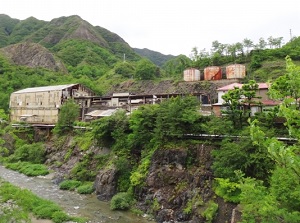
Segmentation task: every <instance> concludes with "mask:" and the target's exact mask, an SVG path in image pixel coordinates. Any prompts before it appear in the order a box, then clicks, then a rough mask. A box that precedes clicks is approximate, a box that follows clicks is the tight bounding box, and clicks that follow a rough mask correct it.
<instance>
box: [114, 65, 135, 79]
mask: <svg viewBox="0 0 300 223" xmlns="http://www.w3.org/2000/svg"><path fill="white" fill-rule="evenodd" d="M114 68H115V72H116V74H120V75H122V76H123V77H127V78H132V77H133V76H134V73H135V68H134V66H133V65H132V64H131V63H129V62H118V63H116V64H115V67H114Z"/></svg>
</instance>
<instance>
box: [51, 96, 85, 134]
mask: <svg viewBox="0 0 300 223" xmlns="http://www.w3.org/2000/svg"><path fill="white" fill-rule="evenodd" d="M78 116H79V105H78V104H76V103H75V102H74V100H70V99H69V100H67V101H66V102H65V103H64V104H63V105H62V106H61V108H60V112H59V115H58V121H57V124H56V125H55V128H54V129H53V131H54V132H55V133H56V134H60V133H63V132H65V131H70V130H71V129H72V127H73V125H74V122H75V121H76V120H77V119H78Z"/></svg>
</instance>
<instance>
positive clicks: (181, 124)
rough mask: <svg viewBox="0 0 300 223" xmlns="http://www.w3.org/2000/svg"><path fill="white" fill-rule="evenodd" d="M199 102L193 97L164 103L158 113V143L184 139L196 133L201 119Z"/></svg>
mask: <svg viewBox="0 0 300 223" xmlns="http://www.w3.org/2000/svg"><path fill="white" fill-rule="evenodd" d="M199 105H200V103H199V101H197V99H196V98H195V97H193V96H186V97H175V98H173V97H172V98H170V99H168V100H165V101H163V102H162V103H161V104H160V106H159V109H158V111H157V118H156V122H155V134H154V137H155V140H156V142H158V143H162V142H166V141H168V140H172V139H173V140H176V139H179V138H182V137H183V135H184V134H187V133H191V132H194V130H195V128H197V125H195V123H196V122H197V120H199V118H200V113H199V111H198V109H199Z"/></svg>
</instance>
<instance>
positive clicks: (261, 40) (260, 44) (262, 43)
mask: <svg viewBox="0 0 300 223" xmlns="http://www.w3.org/2000/svg"><path fill="white" fill-rule="evenodd" d="M266 46H267V42H266V41H265V40H264V38H262V37H261V38H259V40H258V44H257V45H256V46H255V48H256V49H259V50H263V49H265V48H266Z"/></svg>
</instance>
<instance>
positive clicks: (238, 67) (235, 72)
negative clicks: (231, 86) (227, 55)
mask: <svg viewBox="0 0 300 223" xmlns="http://www.w3.org/2000/svg"><path fill="white" fill-rule="evenodd" d="M245 76H246V67H245V66H244V65H242V64H232V65H228V66H227V67H226V78H227V79H234V78H244V77H245Z"/></svg>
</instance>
